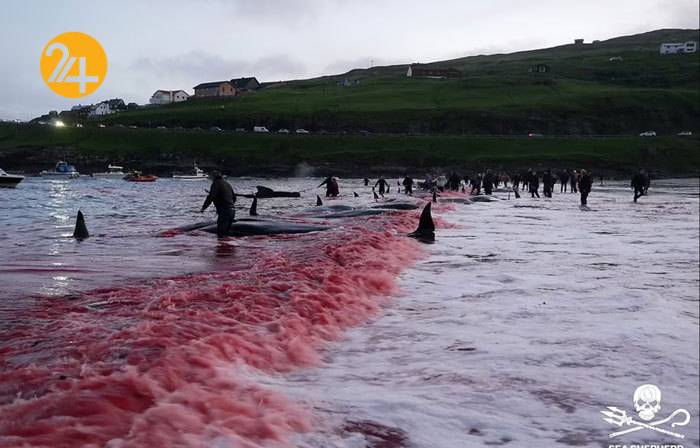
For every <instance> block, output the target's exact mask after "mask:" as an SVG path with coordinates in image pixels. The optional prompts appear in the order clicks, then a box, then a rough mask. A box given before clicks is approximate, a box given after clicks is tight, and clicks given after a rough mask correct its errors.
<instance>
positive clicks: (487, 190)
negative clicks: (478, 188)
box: [481, 170, 493, 194]
mask: <svg viewBox="0 0 700 448" xmlns="http://www.w3.org/2000/svg"><path fill="white" fill-rule="evenodd" d="M481 184H482V186H483V187H484V194H491V192H492V190H493V174H491V170H486V174H484V178H483V179H482V180H481Z"/></svg>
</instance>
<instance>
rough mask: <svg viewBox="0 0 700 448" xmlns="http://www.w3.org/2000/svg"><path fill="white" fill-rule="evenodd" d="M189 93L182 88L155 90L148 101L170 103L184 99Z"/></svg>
mask: <svg viewBox="0 0 700 448" xmlns="http://www.w3.org/2000/svg"><path fill="white" fill-rule="evenodd" d="M189 97H190V95H189V94H188V93H187V92H185V91H184V90H156V92H155V93H154V94H153V95H151V99H150V100H149V101H148V102H149V103H151V104H170V103H179V102H180V101H186V100H187V98H189Z"/></svg>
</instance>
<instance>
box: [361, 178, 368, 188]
mask: <svg viewBox="0 0 700 448" xmlns="http://www.w3.org/2000/svg"><path fill="white" fill-rule="evenodd" d="M362 182H364V183H365V187H367V186H368V185H369V179H367V178H366V177H365V179H364V180H363V181H362Z"/></svg>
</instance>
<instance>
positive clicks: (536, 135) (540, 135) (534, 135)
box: [527, 133, 544, 138]
mask: <svg viewBox="0 0 700 448" xmlns="http://www.w3.org/2000/svg"><path fill="white" fill-rule="evenodd" d="M527 136H528V137H530V138H539V137H544V135H542V134H536V133H530V134H527Z"/></svg>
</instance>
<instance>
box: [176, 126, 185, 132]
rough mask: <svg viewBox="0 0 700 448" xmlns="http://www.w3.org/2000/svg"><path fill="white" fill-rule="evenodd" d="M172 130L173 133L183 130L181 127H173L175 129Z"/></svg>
mask: <svg viewBox="0 0 700 448" xmlns="http://www.w3.org/2000/svg"><path fill="white" fill-rule="evenodd" d="M173 130H174V131H184V130H185V128H183V127H182V126H175V127H174V128H173Z"/></svg>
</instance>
